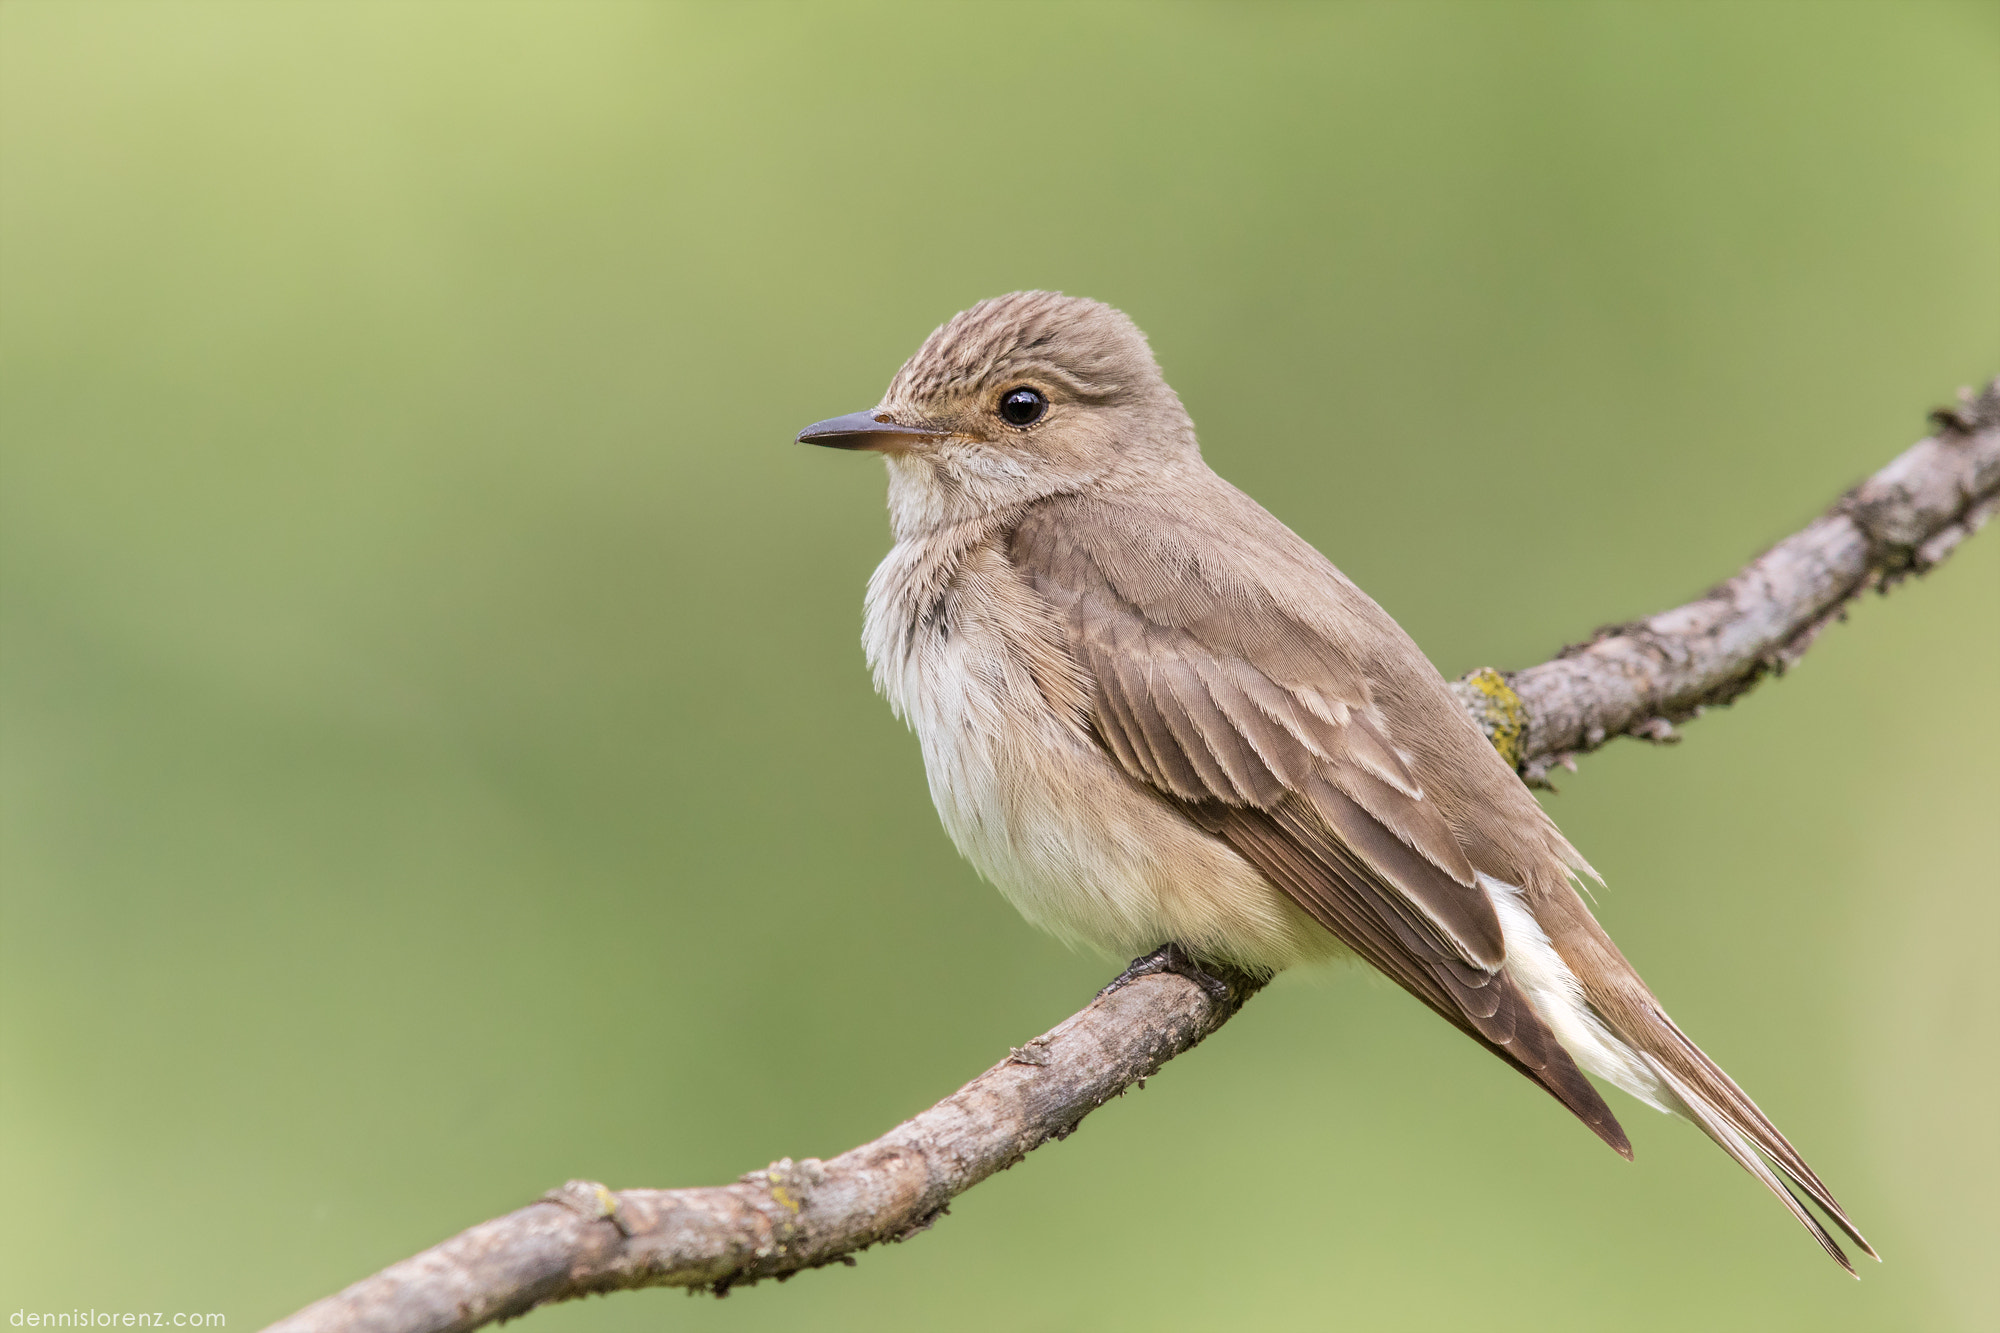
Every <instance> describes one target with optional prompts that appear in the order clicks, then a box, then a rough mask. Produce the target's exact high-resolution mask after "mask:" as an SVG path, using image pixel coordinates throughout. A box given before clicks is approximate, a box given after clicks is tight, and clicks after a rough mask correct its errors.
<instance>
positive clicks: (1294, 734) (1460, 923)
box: [1010, 501, 1631, 1156]
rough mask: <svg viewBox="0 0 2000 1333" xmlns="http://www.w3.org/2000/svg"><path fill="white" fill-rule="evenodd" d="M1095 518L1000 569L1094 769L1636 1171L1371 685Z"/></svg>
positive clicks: (1288, 624)
mask: <svg viewBox="0 0 2000 1333" xmlns="http://www.w3.org/2000/svg"><path fill="white" fill-rule="evenodd" d="M1102 517H1103V516H1102V515H1096V514H1093V513H1092V512H1091V511H1090V509H1089V507H1088V506H1087V505H1086V504H1085V503H1084V502H1081V501H1070V502H1053V503H1049V504H1045V505H1043V506H1040V507H1038V508H1037V509H1035V510H1032V511H1030V512H1029V514H1028V515H1027V516H1026V517H1025V518H1024V519H1023V521H1022V522H1021V524H1020V525H1019V526H1018V527H1017V528H1016V530H1015V532H1014V535H1013V539H1012V541H1011V543H1010V558H1011V559H1012V560H1013V561H1014V564H1015V566H1016V568H1017V569H1019V570H1020V571H1021V572H1022V574H1023V575H1024V576H1025V577H1026V578H1027V579H1028V580H1029V582H1030V583H1031V584H1032V586H1033V587H1034V588H1035V589H1036V590H1037V591H1038V592H1040V593H1041V594H1042V595H1043V596H1044V597H1045V598H1047V600H1048V601H1049V603H1050V605H1051V606H1053V607H1054V608H1055V609H1056V610H1057V612H1058V614H1059V616H1060V617H1061V618H1062V621H1063V623H1064V625H1065V627H1066V629H1067V631H1068V634H1069V637H1070V648H1071V651H1072V653H1074V654H1075V655H1076V657H1077V658H1078V660H1079V661H1080V663H1081V664H1082V666H1083V667H1084V668H1085V672H1086V674H1087V675H1088V676H1089V677H1090V678H1091V680H1092V681H1093V689H1094V697H1093V701H1092V719H1093V722H1094V725H1095V728H1096V731H1097V734H1098V736H1099V737H1100V739H1101V741H1102V743H1103V745H1104V748H1105V751H1106V753H1107V754H1109V755H1110V756H1111V758H1112V759H1113V760H1115V761H1116V762H1117V763H1118V764H1119V765H1120V766H1121V767H1122V768H1124V769H1125V771H1126V772H1127V773H1129V774H1131V775H1132V776H1133V777H1134V778H1137V779H1138V780H1140V781H1142V782H1144V783H1147V784H1148V785H1150V786H1152V787H1153V788H1154V789H1156V790H1157V791H1159V792H1161V793H1162V794H1163V795H1165V796H1167V797H1168V798H1170V799H1172V800H1173V801H1175V802H1176V803H1177V804H1179V805H1180V807H1181V808H1182V809H1183V810H1184V811H1185V812H1186V813H1187V814H1188V816H1189V817H1190V818H1191V819H1193V820H1195V821H1196V822H1197V823H1198V824H1200V825H1201V826H1202V827H1204V828H1206V829H1208V830H1209V831H1210V832H1212V833H1215V834H1216V835H1217V836H1219V837H1221V838H1223V839H1224V840H1225V841H1227V842H1228V843H1229V844H1230V845H1231V846H1232V847H1234V848H1235V849H1236V850H1237V851H1238V852H1239V853H1240V854H1241V855H1242V856H1244V858H1245V859H1247V860H1248V861H1250V862H1251V864H1253V865H1255V866H1256V867H1257V868H1258V869H1259V870H1261V871H1262V872H1263V873H1264V874H1265V876H1266V877H1267V878H1269V879H1270V880H1271V882H1272V883H1273V884H1275V885H1276V886H1277V887H1278V888H1279V889H1281V890H1282V891H1283V892H1284V893H1286V894H1287V895H1288V896H1290V897H1291V898H1292V899H1293V900H1294V901H1295V902H1297V903H1298V904H1299V905H1300V907H1302V908H1303V909H1305V911H1306V912H1307V913H1308V914H1309V915H1311V916H1312V917H1313V918H1314V919H1315V920H1316V921H1318V922H1319V923H1320V924H1321V925H1323V926H1324V927H1326V929H1328V930H1329V931H1331V932H1333V934H1334V935H1336V936H1338V937H1339V938H1340V939H1341V940H1342V941H1343V942H1344V943H1346V944H1347V945H1348V946H1349V947H1350V948H1352V949H1353V950H1354V951H1355V952H1356V953H1358V954H1360V955H1361V956H1362V957H1363V958H1364V959H1366V960H1367V961H1368V962H1370V963H1371V964H1373V965H1374V966H1375V967H1377V968H1378V969H1380V970H1381V971H1382V972H1383V973H1385V974H1386V975H1387V976H1389V977H1390V978H1391V979H1393V980H1394V981H1396V982H1397V984H1399V985H1401V986H1402V987H1403V988H1404V989H1406V990H1408V991H1409V992H1410V993H1411V994H1413V995H1415V996H1416V997H1417V998H1418V999H1419V1000H1421V1001H1423V1002H1424V1003H1425V1004H1426V1005H1428V1006H1429V1007H1430V1008H1431V1009H1433V1010H1435V1011H1436V1012H1437V1013H1439V1014H1440V1015H1442V1016H1443V1017H1444V1018H1445V1019H1446V1020H1448V1021H1449V1022H1451V1023H1453V1024H1454V1025H1456V1026H1457V1027H1459V1028H1460V1029H1461V1030H1463V1031H1464V1032H1466V1033H1467V1034H1468V1035H1470V1036H1472V1037H1473V1038H1475V1039H1476V1040H1478V1041H1479V1042H1480V1043H1481V1044H1482V1045H1484V1046H1486V1047H1487V1048H1488V1049H1489V1050H1491V1051H1493V1052H1494V1053H1495V1054H1497V1055H1499V1056H1501V1057H1502V1058H1503V1059H1505V1060H1507V1061H1508V1063H1510V1064H1512V1065H1513V1066H1514V1067H1515V1068H1517V1069H1519V1070H1520V1071H1521V1072H1522V1073H1524V1074H1527V1075H1528V1076H1529V1077H1530V1078H1533V1079H1535V1080H1536V1081H1537V1082H1538V1083H1540V1084H1541V1085H1542V1086H1543V1087H1544V1088H1545V1089H1546V1090H1547V1091H1549V1092H1550V1093H1551V1094H1553V1095H1554V1096H1555V1097H1556V1098H1557V1099H1558V1100H1559V1101H1561V1102H1562V1103H1563V1104H1564V1105H1565V1106H1567V1107H1568V1108H1569V1109H1570V1110H1571V1111H1572V1112H1574V1113H1575V1114H1576V1115H1577V1117H1578V1118H1579V1119H1581V1120H1583V1121H1584V1123H1585V1124H1587V1125H1589V1126H1590V1127H1591V1129H1593V1130H1594V1131H1595V1132H1596V1133H1597V1134H1598V1135H1599V1136H1600V1137H1602V1138H1603V1139H1604V1140H1605V1141H1606V1142H1607V1143H1609V1144H1610V1145H1611V1146H1612V1147H1613V1148H1615V1149H1617V1150H1618V1151H1619V1152H1621V1153H1624V1154H1625V1155H1627V1156H1630V1154H1631V1148H1630V1145H1629V1143H1628V1142H1627V1141H1626V1139H1625V1135H1624V1131H1623V1130H1622V1129H1621V1128H1620V1127H1619V1125H1618V1122H1617V1120H1616V1119H1615V1118H1614V1117H1613V1116H1612V1114H1611V1111H1610V1108H1609V1107H1607V1106H1606V1105H1605V1104H1604V1100H1603V1098H1602V1097H1601V1096H1600V1095H1599V1094H1598V1092H1597V1090H1596V1088H1595V1087H1594V1086H1592V1084H1591V1083H1590V1081H1589V1079H1587V1078H1585V1077H1584V1076H1583V1074H1582V1072H1581V1071H1580V1070H1579V1069H1578V1068H1577V1067H1576V1065H1575V1063H1574V1061H1572V1060H1571V1059H1570V1057H1569V1054H1568V1052H1566V1051H1565V1050H1564V1049H1563V1048H1562V1046H1561V1045H1560V1044H1559V1043H1558V1042H1557V1041H1556V1040H1555V1037H1554V1035H1553V1033H1551V1031H1550V1030H1549V1027H1548V1025H1547V1024H1546V1023H1545V1022H1543V1020H1542V1019H1541V1017H1540V1016H1539V1015H1538V1014H1537V1013H1536V1012H1535V1010H1534V1007H1533V1005H1532V1004H1531V1003H1530V1002H1529V1000H1528V999H1527V997H1526V995H1525V994H1524V993H1523V992H1522V991H1521V990H1520V988H1519V987H1517V986H1516V985H1515V983H1514V982H1513V980H1512V978H1511V977H1510V976H1508V974H1507V973H1506V972H1505V971H1504V970H1502V965H1503V963H1504V962H1505V959H1506V940H1505V937H1504V935H1503V934H1502V933H1501V929H1500V920H1499V916H1498V914H1497V913H1496V912H1495V910H1494V907H1493V903H1492V901H1491V899H1489V898H1488V897H1487V894H1486V890H1485V889H1484V888H1483V887H1482V886H1481V885H1480V883H1479V880H1478V875H1477V873H1476V872H1475V869H1474V866H1473V864H1472V861H1471V858H1470V857H1469V856H1468V855H1467V853H1466V850H1465V848H1464V847H1463V846H1462V845H1461V844H1460V843H1459V841H1458V838H1457V836H1456V835H1455V834H1454V832H1453V830H1452V827H1451V824H1450V822H1449V821H1448V820H1447V819H1446V818H1445V816H1444V814H1443V812H1442V811H1440V810H1439V808H1438V806H1437V803H1436V802H1435V801H1434V800H1431V799H1429V798H1428V797H1427V796H1426V794H1425V792H1424V790H1423V787H1422V784H1421V783H1420V782H1419V781H1418V780H1417V777H1416V775H1415V773H1414V772H1413V771H1412V768H1411V765H1410V763H1409V762H1408V761H1407V759H1406V758H1405V756H1404V755H1403V754H1402V753H1401V751H1400V750H1399V749H1398V748H1397V745H1396V743H1395V738H1394V736H1393V735H1392V734H1391V733H1390V730H1389V727H1388V724H1387V722H1386V721H1385V720H1384V718H1383V716H1382V714H1381V712H1380V711H1379V710H1378V709H1377V707H1376V705H1375V702H1374V699H1373V697H1372V694H1371V691H1370V687H1369V682H1368V680H1367V678H1366V676H1365V675H1364V674H1362V673H1361V672H1359V671H1358V670H1356V669H1355V668H1354V667H1353V665H1352V664H1351V663H1350V662H1349V661H1348V660H1347V658H1346V657H1345V656H1344V655H1343V653H1342V652H1341V651H1340V649H1339V646H1338V645H1337V644H1335V643H1333V642H1331V641H1330V640H1328V639H1327V638H1326V637H1325V636H1324V635H1323V634H1320V633H1319V632H1318V631H1317V630H1315V629H1313V628H1312V627H1311V626H1308V625H1305V624H1302V623H1300V622H1299V620H1298V619H1297V618H1295V617H1293V616H1290V615H1288V614H1286V613H1285V611H1284V610H1283V609H1282V608H1281V607H1279V606H1277V605H1276V604H1275V602H1274V601H1273V600H1272V599H1271V598H1269V597H1268V596H1267V595H1264V596H1260V594H1259V590H1258V589H1257V588H1256V587H1255V586H1252V585H1248V584H1245V583H1244V582H1242V581H1240V580H1239V581H1237V582H1234V583H1227V584H1225V583H1223V582H1221V581H1220V579H1221V575H1220V574H1219V573H1218V572H1217V571H1214V570H1205V569H1204V568H1203V567H1202V565H1201V562H1200V561H1198V560H1196V559H1194V558H1193V556H1192V555H1191V554H1190V553H1189V552H1188V550H1186V549H1185V548H1175V547H1173V546H1172V545H1171V544H1165V543H1162V542H1160V541H1158V540H1149V539H1147V538H1146V536H1145V535H1143V534H1135V533H1133V532H1131V531H1130V530H1126V529H1120V528H1118V527H1116V526H1115V525H1106V524H1105V523H1104V522H1102ZM1094 524H1095V526H1093V525H1094ZM1153 536H1154V537H1157V534H1153Z"/></svg>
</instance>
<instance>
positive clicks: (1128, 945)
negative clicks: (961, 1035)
mask: <svg viewBox="0 0 2000 1333" xmlns="http://www.w3.org/2000/svg"><path fill="white" fill-rule="evenodd" d="M982 536H983V534H980V533H977V532H965V533H960V534H958V535H957V536H956V537H954V536H953V535H951V534H945V533H938V532H935V531H934V532H932V533H930V534H927V535H926V536H924V537H923V538H920V539H915V540H908V541H903V542H899V543H898V544H897V545H896V547H895V549H894V550H892V551H890V553H889V555H888V558H887V559H885V560H884V561H883V562H882V564H881V567H880V568H878V569H877V570H876V571H875V576H874V577H873V578H872V579H871V580H870V581H869V584H868V602H867V617H866V623H865V629H864V632H863V636H862V641H863V644H864V646H865V647H866V649H867V652H868V662H869V666H870V667H871V668H872V669H873V671H874V673H875V685H876V688H877V689H878V690H880V691H881V692H882V694H883V695H884V696H885V697H886V698H887V699H888V700H889V703H890V706H891V707H892V708H894V709H895V711H896V713H897V715H898V716H900V717H902V718H903V719H904V720H905V721H906V722H908V723H909V725H910V728H911V729H912V730H913V731H915V732H916V734H917V739H918V741H919V742H920V743H921V745H922V747H923V753H924V769H925V772H926V774H927V775H928V777H929V779H930V789H931V799H932V801H933V802H935V803H936V805H937V809H938V814H939V816H940V817H941V818H942V819H943V821H944V826H945V830H946V832H947V833H949V834H950V835H951V839H952V841H953V842H954V843H956V844H957V846H958V849H959V851H960V852H961V853H962V854H963V855H964V856H965V858H966V859H967V860H969V861H971V862H972V864H973V865H974V866H975V867H977V868H978V870H979V872H980V873H981V874H983V875H984V876H985V877H986V878H987V879H989V880H991V881H992V882H993V883H994V884H995V885H996V886H998V887H999V889H1000V891H1001V892H1002V893H1003V894H1005V895H1006V896H1007V898H1008V900H1009V901H1010V902H1012V903H1013V904H1014V906H1015V907H1016V908H1018V909H1019V910H1020V912H1021V914H1022V915H1023V916H1025V917H1026V918H1027V919H1028V920H1029V921H1030V922H1031V923H1032V924H1034V925H1036V926H1039V927H1041V928H1042V929H1044V930H1047V931H1049V932H1051V933H1052V934H1054V935H1056V936H1058V937H1059V938H1062V939H1065V940H1068V941H1070V942H1072V943H1078V944H1087V945H1091V946H1094V947H1096V948H1098V949H1102V950H1104V951H1106V952H1109V953H1112V954H1115V955H1118V956H1121V957H1130V956H1133V955H1136V954H1140V953H1144V952H1147V951H1149V950H1151V949H1153V948H1156V947H1157V946H1159V945H1161V944H1164V943H1166V942H1167V941H1169V940H1175V941H1178V942H1180V943H1181V944H1183V945H1186V946H1188V947H1189V948H1191V949H1194V950H1196V951H1197V952H1201V953H1206V954H1209V955H1211V956H1216V957H1220V958H1223V959H1227V960H1229V961H1233V962H1236V963H1239V964H1244V965H1249V966H1258V967H1267V968H1281V967H1286V966H1290V965H1291V964H1293V963H1296V962H1300V961H1303V960H1305V959H1308V958H1314V957H1326V956H1330V955H1332V954H1334V953H1338V952H1339V951H1340V948H1339V945H1338V944H1337V942H1336V941H1335V940H1334V939H1333V937H1332V936H1331V935H1329V934H1328V933H1327V932H1325V931H1324V930H1322V929H1321V928H1320V927H1319V926H1318V925H1316V924H1315V923H1313V922H1312V921H1311V920H1310V918H1308V917H1306V916H1305V914H1304V913H1303V912H1301V911H1300V910H1299V909H1298V908H1297V907H1296V906H1294V905H1293V903H1292V902H1291V900H1290V899H1289V898H1287V897H1286V896H1285V895H1284V894H1283V893H1282V892H1280V891H1279V890H1278V889H1276V888H1275V887H1273V886H1272V885H1271V884H1270V883H1269V882H1268V881H1267V880H1265V879H1264V877H1263V876H1262V875H1261V874H1260V873H1258V871H1257V870H1255V869H1254V868H1253V867H1252V866H1251V865H1250V864H1249V863H1248V862H1246V861H1244V860H1243V859H1242V858H1241V857H1239V856H1238V855H1237V854H1236V853H1235V852H1234V851H1233V850H1231V849H1230V848H1229V847H1228V846H1227V845H1225V844H1224V843H1222V842H1221V841H1220V840H1219V839H1216V838H1214V837H1212V836H1211V835H1209V834H1208V833H1205V832H1203V831H1202V830H1201V829H1199V828H1197V827H1196V826H1195V825H1194V824H1192V823H1191V822H1189V821H1188V820H1187V818H1186V817H1185V816H1183V815H1182V814H1181V813H1180V812H1179V811H1178V810H1176V809H1175V808H1174V807H1173V806H1172V805H1170V804H1169V803H1168V802H1167V801H1165V800H1164V799H1163V798H1161V797H1160V796H1158V795H1157V794H1156V793H1154V792H1153V791H1151V790H1150V789H1148V788H1145V787H1142V786H1140V785H1139V784H1138V783H1137V782H1135V781H1134V780H1133V779H1131V778H1129V777H1128V776H1126V774H1125V773H1124V772H1123V771H1122V770H1120V769H1119V768H1117V767H1116V766H1115V765H1114V764H1113V763H1112V761H1111V760H1110V758H1109V757H1108V756H1107V755H1106V753H1105V752H1104V750H1103V748H1102V747H1101V746H1100V745H1099V744H1098V742H1097V741H1096V739H1095V738H1094V737H1093V736H1092V735H1091V734H1090V733H1089V732H1088V731H1087V730H1085V729H1084V728H1083V727H1082V726H1081V725H1079V723H1078V721H1077V720H1075V719H1072V718H1070V717H1066V716H1064V715H1063V714H1062V713H1060V712H1058V711H1057V709H1056V708H1055V707H1053V706H1052V705H1051V704H1050V701H1049V697H1048V694H1047V691H1046V690H1045V688H1044V686H1043V685H1041V684H1038V683H1037V680H1036V662H1037V654H1036V651H1035V644H1034V632H1033V630H1034V627H1035V626H1036V625H1038V624H1042V623H1052V622H1050V621H1049V617H1048V612H1047V609H1046V607H1045V606H1043V605H1042V604H1041V602H1040V599H1039V598H1037V597H1036V594H1035V593H1034V592H1033V591H1032V590H1031V589H1029V588H1028V587H1027V585H1026V583H1025V582H1024V581H1023V580H1021V579H1020V578H1019V577H1018V576H1017V575H1016V574H1015V572H1014V571H1013V569H1012V567H1011V566H1010V565H1008V563H1007V561H1006V559H1005V557H1004V555H1002V554H1001V552H1000V550H999V549H998V547H997V546H995V545H992V544H990V543H987V542H985V541H983V540H981V537H982ZM1044 655H1045V654H1044Z"/></svg>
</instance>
